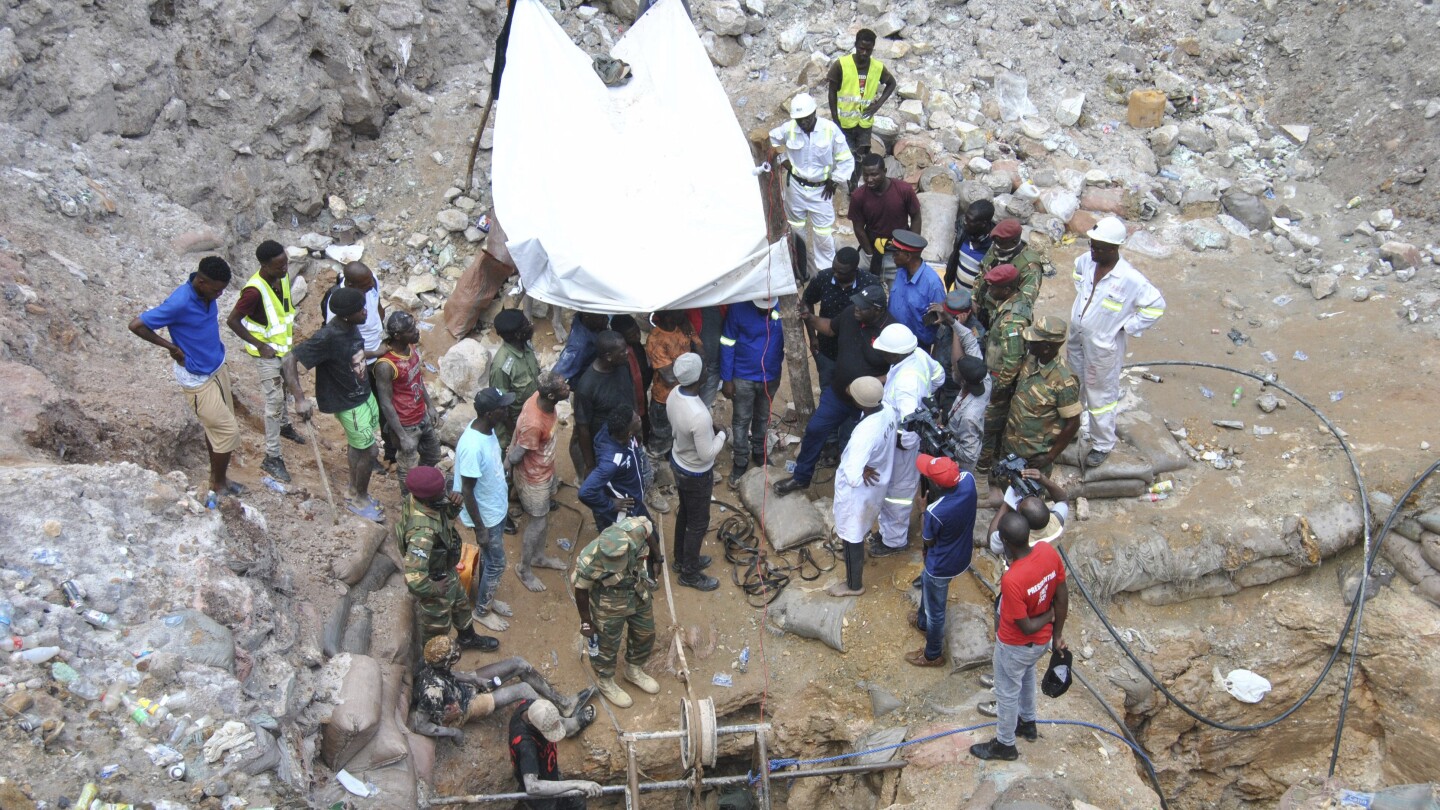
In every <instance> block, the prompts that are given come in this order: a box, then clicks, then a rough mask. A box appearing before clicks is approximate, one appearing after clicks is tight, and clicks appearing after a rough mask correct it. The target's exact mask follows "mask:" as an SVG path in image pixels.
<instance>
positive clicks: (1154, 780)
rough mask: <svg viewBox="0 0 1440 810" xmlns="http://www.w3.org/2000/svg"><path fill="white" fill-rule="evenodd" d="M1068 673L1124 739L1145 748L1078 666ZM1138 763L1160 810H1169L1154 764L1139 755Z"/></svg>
mask: <svg viewBox="0 0 1440 810" xmlns="http://www.w3.org/2000/svg"><path fill="white" fill-rule="evenodd" d="M1070 674H1071V675H1073V676H1075V680H1077V681H1079V682H1080V685H1081V686H1083V687H1085V689H1086V690H1087V691H1089V692H1090V695H1091V697H1093V698H1095V702H1096V703H1099V704H1100V708H1102V709H1104V710H1105V713H1106V714H1108V715H1110V719H1111V720H1113V721H1115V725H1116V726H1119V728H1120V733H1121V734H1124V735H1125V739H1127V740H1129V741H1130V744H1131V745H1133V746H1135V749H1136V750H1138V751H1143V750H1145V747H1144V746H1142V745H1141V744H1140V741H1139V740H1137V739H1135V735H1134V734H1132V733H1131V732H1130V727H1129V726H1127V725H1125V721H1124V720H1121V719H1120V715H1118V714H1116V713H1115V710H1114V709H1112V708H1110V704H1109V703H1106V702H1105V698H1103V697H1101V696H1100V693H1099V692H1097V691H1095V687H1093V686H1091V685H1090V682H1089V681H1087V680H1085V676H1084V675H1081V674H1080V668H1079V667H1076V666H1071V667H1070ZM1140 764H1142V765H1144V766H1145V774H1146V775H1147V776H1149V777H1150V785H1151V786H1152V787H1154V788H1155V795H1156V796H1159V797H1160V810H1169V808H1170V805H1169V804H1167V803H1166V802H1165V791H1164V790H1163V789H1162V788H1161V787H1160V777H1159V776H1157V775H1156V773H1155V766H1154V765H1151V764H1150V758H1149V757H1140Z"/></svg>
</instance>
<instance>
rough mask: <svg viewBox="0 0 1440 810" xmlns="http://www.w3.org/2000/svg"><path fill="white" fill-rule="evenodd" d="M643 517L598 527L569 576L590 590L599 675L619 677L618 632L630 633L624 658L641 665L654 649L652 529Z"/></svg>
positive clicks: (592, 662)
mask: <svg viewBox="0 0 1440 810" xmlns="http://www.w3.org/2000/svg"><path fill="white" fill-rule="evenodd" d="M641 520H642V519H641V518H626V519H624V520H622V521H620V522H619V523H615V524H613V525H611V526H610V527H609V528H607V529H605V530H604V531H602V532H600V536H599V537H596V538H595V539H594V540H591V541H590V544H589V545H587V546H585V548H584V549H583V550H581V552H580V556H579V557H578V558H576V560H575V569H574V571H572V572H571V574H570V581H571V582H573V583H574V585H575V587H576V588H583V589H585V590H588V591H590V616H591V618H592V619H594V621H595V624H594V627H595V630H596V632H598V633H599V634H600V653H599V654H598V655H596V656H594V657H593V658H591V659H590V666H591V667H592V668H593V669H594V670H595V675H596V676H598V677H601V678H613V677H615V663H616V661H617V660H618V659H619V658H620V637H621V636H622V635H627V631H628V636H629V643H628V644H627V645H626V647H625V662H626V663H627V664H630V665H632V666H637V667H643V666H645V662H647V661H649V660H650V653H651V651H652V650H654V648H655V607H654V603H653V601H652V600H651V598H650V592H651V589H652V588H653V587H654V581H653V580H651V579H650V575H649V572H648V571H647V570H646V561H647V560H648V559H649V558H650V547H649V546H648V545H646V543H645V538H646V536H647V535H648V534H649V532H648V531H647V530H646V529H645V528H644V524H643V523H641V522H640V521H641Z"/></svg>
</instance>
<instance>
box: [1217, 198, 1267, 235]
mask: <svg viewBox="0 0 1440 810" xmlns="http://www.w3.org/2000/svg"><path fill="white" fill-rule="evenodd" d="M1220 205H1221V206H1222V207H1223V208H1224V209H1225V213H1227V214H1229V215H1230V216H1232V217H1234V218H1236V219H1238V220H1240V221H1241V222H1243V223H1245V225H1246V226H1247V227H1249V228H1250V230H1252V231H1264V230H1269V228H1270V209H1269V208H1267V207H1266V206H1265V201H1264V200H1262V199H1260V198H1259V197H1257V196H1256V195H1254V194H1247V193H1246V192H1244V191H1240V190H1238V189H1232V190H1230V191H1228V192H1226V193H1225V196H1224V197H1222V198H1220Z"/></svg>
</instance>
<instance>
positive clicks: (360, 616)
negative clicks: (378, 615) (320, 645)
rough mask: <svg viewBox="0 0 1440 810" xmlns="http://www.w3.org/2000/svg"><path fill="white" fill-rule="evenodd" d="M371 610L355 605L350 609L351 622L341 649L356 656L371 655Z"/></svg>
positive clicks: (341, 642)
mask: <svg viewBox="0 0 1440 810" xmlns="http://www.w3.org/2000/svg"><path fill="white" fill-rule="evenodd" d="M370 622H371V617H370V608H367V607H365V606H364V605H354V606H352V607H351V608H350V622H349V624H347V625H346V627H345V636H344V637H343V638H342V639H341V641H340V649H341V650H342V651H344V652H348V653H353V654H355V655H368V654H369V653H370Z"/></svg>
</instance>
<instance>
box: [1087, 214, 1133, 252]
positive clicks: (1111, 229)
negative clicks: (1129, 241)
mask: <svg viewBox="0 0 1440 810" xmlns="http://www.w3.org/2000/svg"><path fill="white" fill-rule="evenodd" d="M1085 235H1086V236H1088V237H1090V238H1091V239H1094V240H1095V241H1097V242H1104V243H1106V244H1109V245H1123V244H1125V237H1126V236H1127V235H1128V234H1127V232H1126V230H1125V223H1123V222H1121V221H1120V218H1119V217H1105V218H1104V219H1102V220H1100V221H1099V222H1097V223H1095V227H1094V228H1091V229H1090V232H1089V233H1087V234H1085Z"/></svg>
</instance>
